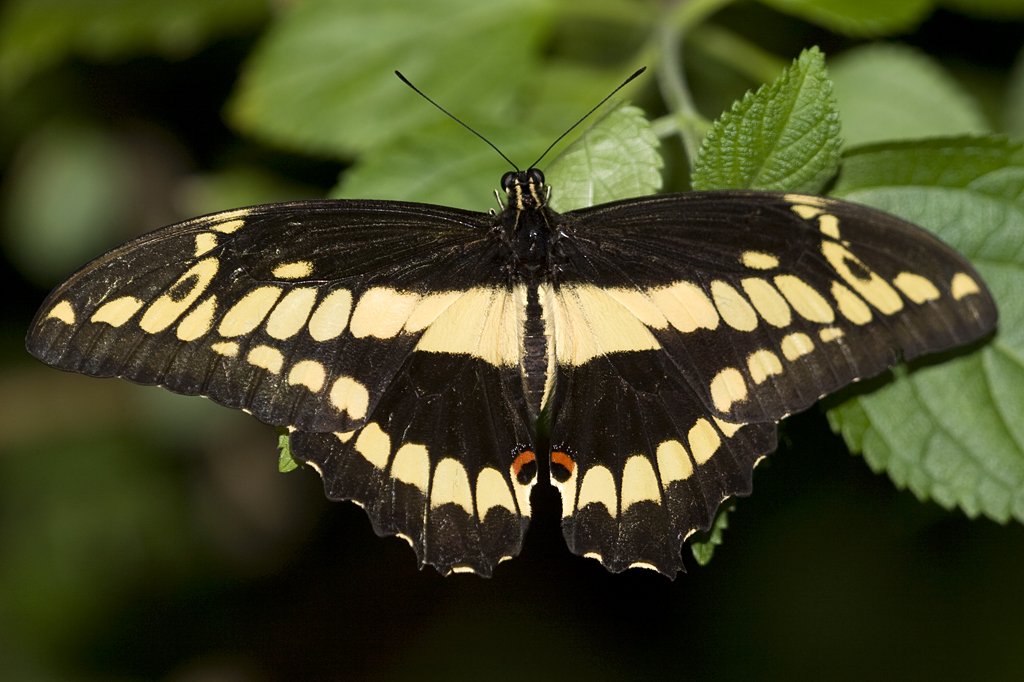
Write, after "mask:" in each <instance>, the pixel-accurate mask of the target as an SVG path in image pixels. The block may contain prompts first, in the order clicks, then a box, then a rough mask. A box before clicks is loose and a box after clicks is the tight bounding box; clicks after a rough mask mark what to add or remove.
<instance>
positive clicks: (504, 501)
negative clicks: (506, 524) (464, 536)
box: [476, 467, 516, 521]
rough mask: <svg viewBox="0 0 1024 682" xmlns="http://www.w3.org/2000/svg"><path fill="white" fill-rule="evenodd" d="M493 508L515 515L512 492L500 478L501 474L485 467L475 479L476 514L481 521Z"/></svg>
mask: <svg viewBox="0 0 1024 682" xmlns="http://www.w3.org/2000/svg"><path fill="white" fill-rule="evenodd" d="M495 507H500V508H502V509H506V510H508V511H509V513H511V514H515V513H516V503H515V501H514V500H513V498H512V491H511V490H509V487H508V483H507V482H506V481H505V479H504V478H503V477H502V475H501V472H499V471H498V470H497V469H495V468H493V467H485V468H484V469H483V470H482V471H481V472H480V475H479V476H477V479H476V513H477V517H478V518H479V519H480V520H481V521H483V520H484V518H485V517H486V516H487V512H488V511H490V510H491V509H494V508H495Z"/></svg>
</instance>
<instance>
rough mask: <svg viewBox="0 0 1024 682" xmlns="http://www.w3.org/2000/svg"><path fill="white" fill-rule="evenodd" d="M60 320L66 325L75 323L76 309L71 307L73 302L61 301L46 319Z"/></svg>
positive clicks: (51, 309)
mask: <svg viewBox="0 0 1024 682" xmlns="http://www.w3.org/2000/svg"><path fill="white" fill-rule="evenodd" d="M51 318H53V319H54V320H60V321H61V322H63V323H64V324H74V323H75V308H74V307H73V306H72V305H71V301H59V302H57V304H56V305H54V306H53V307H52V308H50V312H49V313H47V315H46V319H48V320H49V319H51Z"/></svg>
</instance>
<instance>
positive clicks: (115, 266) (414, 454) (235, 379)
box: [28, 201, 536, 573]
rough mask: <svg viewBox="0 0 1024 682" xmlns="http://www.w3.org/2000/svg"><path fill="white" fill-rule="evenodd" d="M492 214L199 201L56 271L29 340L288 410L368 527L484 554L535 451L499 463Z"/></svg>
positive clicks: (520, 498)
mask: <svg viewBox="0 0 1024 682" xmlns="http://www.w3.org/2000/svg"><path fill="white" fill-rule="evenodd" d="M492 222H493V219H492V218H491V217H490V216H487V215H486V214H479V213H471V212H466V211H458V210H455V209H447V208H442V207H434V206H425V205H418V204H402V203H397V202H371V201H359V202H357V201H338V202H297V203H290V204H272V205H266V206H257V207H252V208H248V209H240V210H237V211H230V212H225V213H218V214H213V215H210V216H206V217H202V218H197V219H194V220H190V221H187V222H185V223H180V224H178V225H173V226H170V227H168V228H164V229H162V230H158V231H156V232H153V233H150V234H148V235H145V236H143V237H141V238H139V239H137V240H135V241H133V242H130V243H128V244H126V245H124V246H122V247H120V248H118V249H116V250H114V251H112V252H110V253H108V254H107V255H105V256H103V257H101V258H99V259H97V260H96V261H94V262H92V263H90V264H89V265H87V266H86V267H85V268H83V269H82V270H81V271H80V272H78V273H77V274H76V275H74V276H72V277H71V278H70V279H69V280H68V281H67V282H65V283H64V284H62V285H61V286H59V287H58V288H57V289H55V290H54V292H53V293H51V295H50V296H49V298H48V299H47V300H46V302H45V303H44V304H43V306H42V308H41V309H40V312H39V313H38V315H37V317H36V320H35V321H34V322H33V325H32V327H31V329H30V332H29V336H28V348H29V351H30V352H32V353H33V354H34V355H36V356H37V357H39V358H40V359H42V360H43V361H45V362H47V363H49V364H51V365H54V366H57V367H60V368H62V369H67V370H71V371H77V372H82V373H85V374H90V375H94V376H118V377H123V378H127V379H131V380H133V381H136V382H140V383H145V384H158V385H161V386H165V387H167V388H169V389H171V390H173V391H176V392H179V393H185V394H191V395H205V396H208V397H210V398H212V399H213V400H215V401H217V402H219V403H222V404H224V405H228V406H230V407H236V408H242V409H245V410H246V411H248V412H251V413H252V414H254V415H255V416H256V417H258V418H260V419H261V420H262V421H264V422H267V423H269V424H274V425H278V426H284V427H288V428H289V430H290V431H291V440H292V446H293V453H294V454H295V456H296V457H297V458H298V459H301V460H303V461H307V462H310V463H312V464H313V465H314V466H316V468H318V470H319V471H320V472H321V474H322V476H323V478H324V483H325V486H326V488H327V492H328V494H329V495H331V496H332V497H334V498H345V499H353V500H355V501H357V502H359V503H361V504H362V505H363V506H364V507H366V509H367V512H368V513H369V515H370V517H371V519H372V520H373V522H374V526H375V528H376V529H377V530H378V531H379V532H382V533H390V534H401V535H403V536H405V537H406V538H407V539H409V541H410V543H411V544H412V545H413V547H414V548H415V549H416V551H417V553H418V555H419V557H420V559H421V561H423V562H427V563H431V564H434V565H437V566H438V567H439V568H441V569H442V570H443V571H445V572H447V571H450V570H459V569H467V570H476V571H478V572H481V573H489V572H490V570H491V568H492V567H493V566H494V564H496V563H497V561H499V560H500V559H501V558H502V557H505V556H510V555H514V554H515V553H517V552H518V550H519V546H520V542H521V538H522V534H523V533H524V532H525V527H526V522H527V520H528V518H529V499H528V498H529V494H528V491H529V487H530V486H531V485H532V483H533V479H532V474H534V473H535V471H536V466H535V465H534V466H533V467H532V468H531V467H523V466H519V467H517V468H515V469H514V468H513V463H514V462H515V461H517V456H518V452H517V449H519V450H527V449H528V448H529V442H530V441H529V434H528V432H527V429H526V422H525V421H524V413H523V411H522V409H521V408H522V400H520V399H517V398H516V397H515V395H513V394H510V390H512V389H510V388H509V387H510V386H511V387H513V388H514V387H515V386H517V385H518V383H517V382H518V369H517V366H518V365H517V363H518V353H519V333H518V327H517V324H518V323H519V320H520V318H521V316H522V306H523V305H524V303H523V300H524V297H523V295H522V294H521V292H519V293H517V292H516V291H514V290H513V288H512V287H511V285H510V284H509V283H508V279H507V275H506V274H505V273H503V271H502V270H501V268H500V267H499V266H500V263H495V262H494V259H495V249H496V248H497V246H496V243H495V240H494V239H493V237H492V235H491V234H490V232H489V230H490V228H491V226H492ZM458 424H461V425H463V426H462V427H461V428H460V427H453V425H458ZM470 424H471V425H472V430H471V428H470V427H469V426H466V425H470ZM477 429H478V430H477ZM519 462H520V464H522V460H521V459H520V460H519ZM524 491H525V493H524ZM454 528H458V529H459V530H460V531H462V532H463V533H464V535H465V539H463V540H458V541H455V540H451V536H452V534H453V533H452V531H453V529H454ZM453 542H455V544H459V543H462V544H460V545H459V546H458V547H452V543H453ZM446 543H447V544H446Z"/></svg>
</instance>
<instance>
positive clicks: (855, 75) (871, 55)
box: [829, 44, 991, 145]
mask: <svg viewBox="0 0 1024 682" xmlns="http://www.w3.org/2000/svg"><path fill="white" fill-rule="evenodd" d="M829 73H830V74H831V77H832V81H833V83H834V84H835V92H836V99H838V100H839V112H840V114H841V115H842V120H843V138H844V139H845V141H846V144H848V145H858V144H865V143H868V142H880V141H882V140H898V139H910V138H923V137H938V136H940V135H965V134H979V133H987V132H991V131H990V129H989V125H988V123H987V122H986V121H985V117H984V116H983V115H982V113H981V109H980V107H979V106H978V104H977V102H975V100H974V99H973V98H972V97H971V96H970V95H968V94H967V93H966V92H965V91H964V90H963V89H962V88H961V87H960V86H959V85H958V84H957V83H956V81H954V80H953V78H952V77H950V75H949V74H948V73H946V72H945V71H944V70H943V69H942V67H941V66H939V64H938V63H937V62H935V61H934V60H932V59H931V58H930V57H928V56H927V55H925V54H924V53H922V52H918V51H917V50H914V49H912V48H909V47H905V46H899V45H884V44H874V45H866V46H864V47H859V48H855V49H853V50H850V51H849V52H846V53H844V54H843V55H841V56H840V57H838V58H837V59H836V60H835V61H832V62H831V63H830V65H829Z"/></svg>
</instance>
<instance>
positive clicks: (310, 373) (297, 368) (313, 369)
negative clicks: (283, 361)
mask: <svg viewBox="0 0 1024 682" xmlns="http://www.w3.org/2000/svg"><path fill="white" fill-rule="evenodd" d="M326 380H327V370H325V369H324V366H323V365H322V364H320V363H319V362H317V361H316V360H299V361H298V362H296V363H295V364H294V365H292V368H291V370H290V371H289V372H288V383H289V384H291V385H292V386H305V387H306V388H308V389H309V390H310V391H312V392H313V393H317V392H318V391H319V390H320V389H322V388H323V387H324V381H326Z"/></svg>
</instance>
